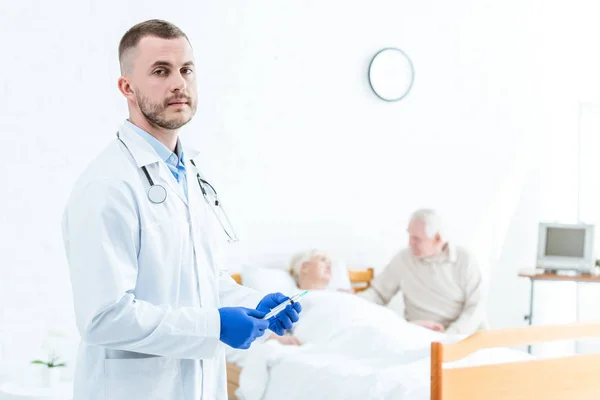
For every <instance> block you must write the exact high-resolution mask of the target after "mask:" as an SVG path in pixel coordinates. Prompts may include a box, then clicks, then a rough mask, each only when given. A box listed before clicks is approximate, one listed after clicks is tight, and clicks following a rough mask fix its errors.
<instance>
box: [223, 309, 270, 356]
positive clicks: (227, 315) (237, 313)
mask: <svg viewBox="0 0 600 400" xmlns="http://www.w3.org/2000/svg"><path fill="white" fill-rule="evenodd" d="M219 315H220V317H221V333H220V336H219V339H220V340H221V342H223V343H225V344H228V345H229V346H231V347H233V348H235V349H247V348H249V347H250V345H251V344H252V342H254V340H255V339H256V338H258V337H261V336H262V335H264V333H265V330H267V328H268V327H269V321H268V320H263V319H261V318H262V317H264V316H265V315H266V313H263V312H260V311H257V310H253V309H251V308H244V307H223V308H219Z"/></svg>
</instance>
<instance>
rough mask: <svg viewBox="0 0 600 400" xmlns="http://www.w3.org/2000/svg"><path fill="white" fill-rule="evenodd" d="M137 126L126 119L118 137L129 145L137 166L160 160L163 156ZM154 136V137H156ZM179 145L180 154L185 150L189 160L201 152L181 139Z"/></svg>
mask: <svg viewBox="0 0 600 400" xmlns="http://www.w3.org/2000/svg"><path fill="white" fill-rule="evenodd" d="M135 128H138V127H137V126H135V125H134V124H132V123H131V122H129V121H128V120H125V122H124V123H123V124H121V126H120V128H119V131H118V133H117V137H118V138H119V139H120V140H121V141H123V143H124V144H125V145H126V146H127V148H128V149H129V151H130V152H131V155H132V156H133V158H134V160H135V162H136V164H137V166H138V167H143V166H145V165H150V164H152V163H155V162H158V161H160V159H161V158H160V156H159V155H158V153H157V151H156V150H155V149H154V148H153V147H152V146H151V144H150V141H148V140H145V138H143V137H142V135H141V134H138V131H137V130H136V129H135ZM138 129H139V128H138ZM142 132H143V130H142ZM152 138H153V139H154V137H152ZM155 140H156V139H155ZM159 143H160V142H159ZM161 145H162V143H161ZM177 146H180V149H181V152H180V154H182V155H183V153H184V152H185V157H187V159H188V160H189V159H194V158H196V157H197V156H198V154H199V151H198V150H196V149H194V148H191V147H187V146H185V145H183V144H182V143H181V141H180V140H178V141H177ZM163 147H164V146H163ZM165 149H166V150H167V151H168V150H169V149H167V148H166V147H165ZM181 158H183V157H181Z"/></svg>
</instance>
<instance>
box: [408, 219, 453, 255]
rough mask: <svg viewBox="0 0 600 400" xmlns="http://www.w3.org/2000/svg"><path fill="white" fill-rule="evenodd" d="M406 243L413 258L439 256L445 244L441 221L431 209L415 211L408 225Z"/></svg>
mask: <svg viewBox="0 0 600 400" xmlns="http://www.w3.org/2000/svg"><path fill="white" fill-rule="evenodd" d="M408 236H409V239H408V243H409V247H410V250H411V252H412V254H413V255H414V256H415V257H419V258H426V257H434V256H437V255H439V254H440V253H441V252H442V251H443V249H444V245H445V244H446V241H445V237H444V229H443V223H442V219H441V217H440V216H439V214H438V213H436V212H435V211H434V210H431V209H425V208H424V209H420V210H417V211H415V212H414V213H413V214H412V215H411V217H410V222H409V224H408Z"/></svg>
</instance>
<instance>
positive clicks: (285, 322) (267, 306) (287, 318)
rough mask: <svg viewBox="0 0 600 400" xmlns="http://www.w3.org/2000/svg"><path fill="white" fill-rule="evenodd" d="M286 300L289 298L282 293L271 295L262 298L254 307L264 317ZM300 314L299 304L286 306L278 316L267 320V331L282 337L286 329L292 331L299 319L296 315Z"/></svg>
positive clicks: (300, 307)
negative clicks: (263, 314) (262, 313)
mask: <svg viewBox="0 0 600 400" xmlns="http://www.w3.org/2000/svg"><path fill="white" fill-rule="evenodd" d="M287 299H289V297H287V296H285V295H284V294H282V293H271V294H268V295H266V296H265V297H263V299H262V300H261V301H260V303H258V305H257V306H256V309H257V310H258V311H260V312H264V313H265V315H266V314H267V313H268V312H269V311H271V309H273V308H275V307H277V306H278V305H279V304H281V303H283V302H284V301H286V300H287ZM300 312H302V306H301V305H300V303H298V302H295V303H294V304H290V305H288V306H287V307H286V308H285V309H283V311H281V312H280V313H279V314H277V315H276V316H274V317H271V318H269V319H268V321H269V329H270V330H271V331H272V332H275V333H276V334H278V335H279V336H282V335H283V334H284V333H285V331H286V329H292V326H293V324H294V322H298V319H300V316H299V315H298V314H300Z"/></svg>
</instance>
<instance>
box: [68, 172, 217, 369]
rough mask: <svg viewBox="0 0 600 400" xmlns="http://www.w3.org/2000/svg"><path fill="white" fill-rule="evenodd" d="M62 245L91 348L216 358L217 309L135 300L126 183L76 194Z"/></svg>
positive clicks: (135, 234)
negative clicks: (174, 306)
mask: <svg viewBox="0 0 600 400" xmlns="http://www.w3.org/2000/svg"><path fill="white" fill-rule="evenodd" d="M63 240H64V245H65V250H66V255H67V259H68V264H69V270H70V274H71V282H72V290H73V297H74V306H75V314H76V321H77V327H78V329H79V332H80V334H81V337H82V339H83V341H84V342H85V343H87V344H90V345H95V346H101V347H105V348H110V349H115V350H125V351H134V352H138V353H145V354H153V355H158V356H166V357H173V358H198V359H202V358H209V357H213V356H214V355H215V353H216V349H217V347H218V344H219V337H220V327H221V320H220V315H219V311H218V310H217V309H216V308H214V309H202V308H199V307H179V308H172V307H169V306H159V305H155V304H151V303H149V302H147V301H142V300H140V299H138V298H136V296H135V294H134V293H135V287H136V282H137V279H138V261H137V254H138V252H139V249H140V227H139V217H138V209H137V204H136V203H135V199H134V197H133V194H132V193H131V192H130V189H129V188H128V187H127V186H126V185H125V184H123V183H122V182H117V181H113V180H109V179H106V180H100V181H96V182H92V183H90V184H88V186H87V187H85V188H81V189H80V188H76V189H75V191H74V193H73V197H72V199H71V201H70V204H69V205H67V209H66V211H65V215H64V219H63Z"/></svg>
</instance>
